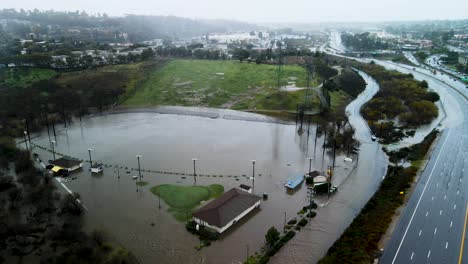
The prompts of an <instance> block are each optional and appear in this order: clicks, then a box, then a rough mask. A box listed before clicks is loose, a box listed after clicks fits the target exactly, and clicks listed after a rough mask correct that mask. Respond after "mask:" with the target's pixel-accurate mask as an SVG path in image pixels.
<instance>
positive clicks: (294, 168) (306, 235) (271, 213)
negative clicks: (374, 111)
mask: <svg viewBox="0 0 468 264" xmlns="http://www.w3.org/2000/svg"><path fill="white" fill-rule="evenodd" d="M367 81H368V83H370V85H368V88H369V87H370V88H372V89H366V91H364V92H363V93H362V94H361V95H360V96H359V97H358V98H357V99H356V100H355V101H354V102H352V103H351V104H350V105H349V106H348V108H347V113H348V115H349V120H350V123H351V125H352V126H353V127H355V137H356V139H358V140H359V141H360V143H361V146H360V149H361V150H360V152H359V158H358V159H356V158H357V157H355V156H353V162H345V161H344V158H345V157H346V155H345V154H337V156H336V165H335V170H334V176H333V180H332V183H333V185H335V186H337V187H338V188H339V191H338V192H337V193H335V194H332V195H331V196H330V198H328V197H327V196H324V197H320V196H319V197H315V200H316V202H317V203H318V204H319V208H318V210H317V217H316V218H314V219H312V221H311V222H310V223H309V224H308V225H307V226H306V227H305V228H304V229H303V230H302V231H300V232H299V233H298V235H297V236H296V238H295V239H293V240H292V241H290V243H288V244H287V245H286V246H285V248H284V250H282V251H280V252H279V253H278V254H277V255H276V256H275V257H274V258H273V259H272V261H273V262H277V263H281V262H282V260H284V259H283V258H285V257H287V258H291V257H293V258H295V259H298V260H301V259H302V260H303V261H310V260H312V261H317V260H318V259H319V258H320V257H321V256H322V255H323V254H324V253H325V252H326V250H327V249H328V247H330V246H331V244H332V243H333V242H334V241H335V240H336V239H337V238H338V237H339V235H340V234H341V232H342V231H343V230H344V228H346V226H347V225H349V223H350V222H351V221H352V219H353V217H354V216H355V215H356V214H357V213H358V212H359V210H360V209H361V208H362V206H363V205H364V204H365V203H366V202H367V200H368V199H369V198H370V196H371V195H372V194H373V192H374V191H375V190H376V189H377V187H378V184H379V183H380V181H381V179H382V176H383V175H385V169H386V163H387V160H386V156H385V155H384V154H383V152H382V150H381V147H380V145H379V144H378V143H376V142H374V141H371V139H370V131H369V130H368V128H367V126H366V124H365V122H364V120H363V119H362V117H360V114H359V109H360V107H361V105H362V104H363V103H365V102H366V101H367V100H369V99H370V98H371V97H372V96H373V94H374V93H375V92H376V91H377V89H378V86H377V84H376V83H375V82H372V80H369V79H368V80H367ZM316 131H317V130H316V125H315V124H313V123H312V124H310V127H309V126H304V128H303V130H302V132H298V126H296V124H295V123H294V122H292V123H288V122H284V121H281V120H276V119H274V118H271V117H265V116H262V115H257V114H251V113H244V112H237V111H231V110H220V109H210V108H182V107H162V108H155V109H131V110H124V111H120V112H119V111H114V112H111V113H107V114H103V115H97V116H90V117H88V118H84V119H82V121H81V122H80V121H79V120H75V121H74V122H73V123H72V124H68V127H67V128H65V127H60V128H59V127H56V137H55V136H54V135H53V133H52V131H49V133H48V132H47V129H45V130H44V131H42V132H40V133H36V134H34V135H32V138H33V140H32V141H33V144H34V145H35V146H36V147H35V148H34V150H33V152H34V153H37V154H38V155H39V157H40V158H41V159H42V160H43V161H47V160H50V159H52V158H53V153H55V155H56V157H57V158H58V157H60V156H61V155H68V156H71V157H75V158H79V159H81V160H83V169H82V170H80V171H79V172H74V173H73V174H72V175H70V176H69V177H68V178H67V180H61V183H62V184H63V185H64V186H66V188H68V189H69V190H70V191H72V192H74V193H78V194H79V195H80V197H81V201H82V202H83V204H84V206H85V207H86V209H87V213H86V214H85V219H86V227H87V229H89V230H92V229H102V230H105V231H108V232H110V233H112V234H113V236H114V237H115V239H116V240H117V241H119V242H120V243H122V244H123V245H124V246H125V247H127V248H128V249H129V250H130V251H132V252H133V253H134V254H135V255H136V256H137V258H138V259H139V260H140V261H142V262H145V263H146V262H158V263H173V262H175V261H182V262H184V263H238V262H242V261H244V260H245V259H246V258H247V256H248V255H249V254H253V253H254V252H256V251H260V250H261V247H262V246H263V245H264V240H265V234H266V231H267V230H268V228H270V227H271V226H274V227H276V228H277V229H278V230H282V229H283V226H284V223H285V220H286V221H289V220H290V219H293V218H297V216H298V215H297V212H298V211H299V210H300V209H301V208H302V207H303V206H305V205H307V204H308V203H309V199H310V197H309V194H308V191H307V190H308V189H307V188H306V185H305V183H303V184H302V185H301V186H300V187H298V188H297V189H296V190H295V191H293V192H288V191H287V190H286V188H285V187H284V184H285V182H286V181H287V179H288V178H290V177H291V176H293V175H295V174H298V173H305V172H307V171H308V170H309V160H308V158H312V162H311V170H317V171H320V172H325V171H326V169H327V168H328V166H331V164H332V155H331V151H330V150H329V149H327V150H325V151H324V150H323V148H322V146H323V141H324V136H323V135H320V136H318V137H317V139H316V138H315V133H316ZM51 141H55V142H56V143H55V144H51ZM52 145H53V148H52ZM88 149H92V151H91V154H92V160H93V161H96V162H102V163H103V164H104V167H105V168H104V171H103V173H102V174H92V173H91V172H90V171H89V167H90V163H89V152H88ZM52 150H53V151H52ZM137 155H141V156H140V166H141V174H142V177H143V178H142V179H143V180H144V181H145V182H148V183H149V184H148V185H146V186H138V185H136V184H135V183H136V181H135V180H133V179H132V177H134V176H136V175H138V174H139V171H138V160H137ZM194 158H196V159H197V161H196V174H197V175H198V176H197V177H196V179H195V178H194V177H193V163H192V159H194ZM252 160H256V163H255V175H254V181H253V180H252V176H253V175H252V173H253V170H252V169H253V168H252V162H251V161H252ZM195 180H196V181H195ZM161 184H175V185H182V186H189V185H194V184H196V185H200V186H206V185H210V184H221V185H223V186H224V190H225V191H227V190H229V189H230V188H233V187H238V186H239V185H240V184H246V185H250V186H254V193H255V194H258V195H262V194H264V193H265V194H268V199H266V200H264V201H262V204H261V207H260V209H259V210H255V211H253V212H252V213H250V214H249V215H248V216H247V217H245V218H243V219H242V220H241V221H240V222H239V223H236V224H235V225H234V226H233V227H232V228H230V229H229V230H228V231H227V232H225V233H223V234H222V236H221V237H220V239H219V240H217V241H215V242H213V243H212V245H211V246H209V247H206V248H203V249H202V250H197V249H195V248H196V246H198V245H199V240H198V238H197V237H196V236H194V235H192V234H191V233H189V232H187V231H186V229H185V223H184V222H180V221H177V220H176V219H175V218H174V216H173V215H172V214H171V213H170V212H169V211H168V209H169V207H168V205H167V204H165V203H164V201H160V200H159V199H158V197H157V196H155V195H154V194H153V193H151V192H150V188H151V187H153V186H157V185H161ZM298 245H299V247H298ZM303 246H306V247H308V250H307V252H302V253H300V252H298V249H299V248H302V247H303ZM303 250H304V249H301V251H303ZM311 252H312V253H311ZM303 261H299V262H303Z"/></svg>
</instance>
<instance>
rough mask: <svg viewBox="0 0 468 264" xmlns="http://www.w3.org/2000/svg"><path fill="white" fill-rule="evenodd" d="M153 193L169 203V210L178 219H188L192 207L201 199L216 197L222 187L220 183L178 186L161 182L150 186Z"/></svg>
mask: <svg viewBox="0 0 468 264" xmlns="http://www.w3.org/2000/svg"><path fill="white" fill-rule="evenodd" d="M151 192H152V193H153V194H154V195H157V196H160V197H161V199H163V200H164V202H166V204H168V205H169V207H170V208H169V212H171V213H172V214H173V215H174V217H175V218H176V219H177V220H179V221H185V220H188V219H189V218H190V217H191V212H192V209H193V208H195V207H197V206H198V205H200V202H201V201H207V200H210V199H213V198H217V197H219V196H221V195H222V194H223V193H224V187H223V186H222V185H220V184H212V185H209V186H180V185H172V184H163V185H158V186H154V187H152V188H151Z"/></svg>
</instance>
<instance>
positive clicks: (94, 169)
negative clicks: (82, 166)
mask: <svg viewBox="0 0 468 264" xmlns="http://www.w3.org/2000/svg"><path fill="white" fill-rule="evenodd" d="M103 170H104V164H102V163H94V164H93V165H92V166H91V172H92V173H100V172H102V171H103Z"/></svg>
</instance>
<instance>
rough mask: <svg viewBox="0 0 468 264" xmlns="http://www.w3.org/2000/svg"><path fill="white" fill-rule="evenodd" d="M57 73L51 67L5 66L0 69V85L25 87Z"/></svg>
mask: <svg viewBox="0 0 468 264" xmlns="http://www.w3.org/2000/svg"><path fill="white" fill-rule="evenodd" d="M57 75H58V73H57V72H56V71H54V70H51V69H40V68H4V69H1V70H0V86H1V85H4V86H8V87H14V88H23V87H28V86H30V85H31V84H33V83H35V82H37V81H41V80H48V79H51V78H53V77H55V76H57Z"/></svg>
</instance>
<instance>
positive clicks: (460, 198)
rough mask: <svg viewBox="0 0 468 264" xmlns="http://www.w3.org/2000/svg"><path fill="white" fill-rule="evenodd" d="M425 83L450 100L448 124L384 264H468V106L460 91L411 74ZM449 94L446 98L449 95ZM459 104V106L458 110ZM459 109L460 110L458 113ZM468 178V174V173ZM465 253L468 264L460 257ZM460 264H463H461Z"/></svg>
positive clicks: (387, 247) (387, 252)
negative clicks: (467, 213) (466, 240)
mask: <svg viewBox="0 0 468 264" xmlns="http://www.w3.org/2000/svg"><path fill="white" fill-rule="evenodd" d="M393 67H394V68H396V69H397V70H400V71H402V72H411V73H412V74H413V75H414V76H415V78H417V79H425V80H427V81H428V83H429V86H430V87H431V86H432V87H434V86H439V87H438V88H439V89H440V88H442V89H444V90H443V91H442V90H439V91H438V92H439V94H441V97H442V96H451V97H452V101H451V105H445V107H446V108H447V107H448V108H449V110H448V111H447V115H448V117H447V119H446V120H445V121H443V122H442V124H443V126H442V127H444V128H445V129H444V130H443V132H442V135H441V137H440V140H439V142H438V143H437V145H436V147H435V149H434V151H433V153H432V155H431V158H430V160H429V162H428V164H427V167H426V168H425V169H424V172H423V173H422V175H421V177H420V179H419V181H418V184H417V186H416V189H415V190H414V192H413V194H412V196H411V198H410V200H409V202H408V204H407V206H406V208H405V210H404V212H403V213H402V215H401V217H400V220H399V223H398V225H397V227H396V229H395V231H394V233H393V235H392V238H391V240H390V242H389V243H388V245H387V246H386V248H385V251H384V254H383V257H382V259H381V263H392V264H393V263H468V252H466V251H467V250H468V249H467V247H466V246H464V247H463V248H462V243H463V242H462V241H464V240H465V239H466V236H465V233H464V230H465V228H466V207H467V202H468V200H467V198H468V197H467V194H468V183H467V182H466V181H468V177H465V176H466V175H467V173H466V172H465V171H466V170H467V169H468V168H467V165H468V155H467V153H468V116H467V115H466V114H467V113H468V105H467V101H466V99H465V98H464V97H463V96H462V95H461V93H460V92H459V91H455V90H454V89H453V88H452V87H449V86H448V85H447V84H445V83H442V82H439V81H436V80H439V79H436V78H437V77H431V76H428V75H427V74H426V73H423V72H424V71H423V70H422V69H420V68H415V69H416V70H409V69H408V68H407V67H404V66H397V65H393ZM445 93H447V94H448V95H447V94H445ZM454 104H457V106H455V105H454ZM453 107H455V109H457V110H455V109H453ZM467 172H468V170H467ZM463 253H466V254H465V256H466V259H465V260H463V259H460V256H461V255H462V254H463ZM459 259H460V262H459Z"/></svg>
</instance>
